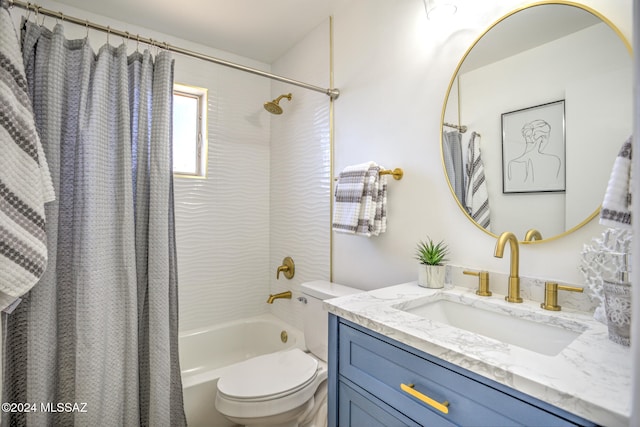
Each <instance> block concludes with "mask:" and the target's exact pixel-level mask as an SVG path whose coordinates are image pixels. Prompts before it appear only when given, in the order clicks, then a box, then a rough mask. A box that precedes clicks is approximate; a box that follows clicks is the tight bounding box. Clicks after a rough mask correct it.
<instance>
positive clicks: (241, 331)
mask: <svg viewBox="0 0 640 427" xmlns="http://www.w3.org/2000/svg"><path fill="white" fill-rule="evenodd" d="M282 331H285V332H286V335H287V341H286V342H282V340H281V334H282ZM179 347H180V367H181V369H182V388H183V391H184V407H185V412H186V415H187V424H188V425H189V427H227V426H233V425H234V424H233V423H230V422H229V421H227V420H226V418H224V417H223V416H222V415H221V414H220V413H218V411H216V409H215V405H214V402H215V398H216V385H217V383H218V378H220V377H221V376H222V374H223V373H224V371H225V369H226V368H227V367H228V366H229V365H232V364H234V363H237V362H241V361H243V360H246V359H249V358H251V357H254V356H258V355H261V354H267V353H273V352H276V351H281V350H285V349H289V348H292V347H299V348H302V349H304V348H305V345H304V335H303V333H302V331H300V330H298V329H296V328H294V327H292V326H291V325H288V324H287V323H285V322H283V321H282V320H280V319H278V318H277V317H275V316H273V315H271V314H265V315H260V316H256V317H250V318H247V319H242V320H238V321H233V322H229V323H224V324H222V325H218V326H213V327H210V328H202V329H197V330H192V331H187V332H183V333H181V334H180V338H179Z"/></svg>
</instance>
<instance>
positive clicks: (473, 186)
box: [465, 132, 491, 230]
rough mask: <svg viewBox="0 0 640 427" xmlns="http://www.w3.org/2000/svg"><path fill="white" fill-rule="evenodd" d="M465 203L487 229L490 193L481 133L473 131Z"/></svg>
mask: <svg viewBox="0 0 640 427" xmlns="http://www.w3.org/2000/svg"><path fill="white" fill-rule="evenodd" d="M466 181H467V185H466V197H465V204H466V207H467V211H468V212H469V215H470V216H471V218H473V219H474V221H475V222H477V223H478V224H480V225H481V226H482V227H483V228H485V229H486V230H489V226H490V225H491V219H490V211H489V194H488V193H487V183H486V181H485V177H484V165H483V163H482V157H481V156H480V135H478V134H477V133H475V132H473V133H472V134H471V139H470V140H469V147H468V163H467V177H466Z"/></svg>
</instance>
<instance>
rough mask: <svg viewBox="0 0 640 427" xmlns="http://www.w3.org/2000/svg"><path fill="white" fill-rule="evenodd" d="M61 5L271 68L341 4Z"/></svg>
mask: <svg viewBox="0 0 640 427" xmlns="http://www.w3.org/2000/svg"><path fill="white" fill-rule="evenodd" d="M56 1H58V2H59V3H64V4H67V5H69V6H73V7H76V8H78V9H83V10H87V11H89V12H92V13H95V14H99V15H103V16H107V17H109V18H113V19H116V20H119V21H123V22H126V23H130V24H133V25H136V26H140V27H145V28H149V29H153V30H155V31H159V32H162V33H164V34H168V35H172V36H175V37H179V38H182V39H185V40H189V41H193V42H197V43H200V44H203V45H207V46H211V47H214V48H217V49H221V50H225V51H229V52H233V53H235V54H238V55H241V56H245V57H248V58H252V59H256V60H259V61H262V62H266V63H268V64H270V63H272V62H273V61H274V60H276V59H277V58H279V57H280V56H281V55H282V54H283V53H285V52H286V51H287V50H288V49H289V48H290V47H292V46H293V45H294V44H295V43H296V42H297V41H299V40H301V39H302V38H303V37H304V36H305V35H306V34H308V33H309V32H310V31H311V30H312V29H313V28H315V27H316V26H318V25H319V24H321V23H322V22H323V21H324V20H326V19H327V18H328V17H329V16H330V15H331V10H332V7H333V5H334V4H337V3H338V1H337V0H323V1H318V0H56ZM342 2H343V3H344V0H343V1H342ZM78 18H83V17H82V16H78ZM122 30H126V28H123V29H122ZM141 35H143V36H144V34H141Z"/></svg>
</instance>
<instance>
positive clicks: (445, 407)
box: [400, 384, 449, 414]
mask: <svg viewBox="0 0 640 427" xmlns="http://www.w3.org/2000/svg"><path fill="white" fill-rule="evenodd" d="M400 389H401V390H402V391H404V392H405V393H408V394H410V395H411V396H413V397H415V398H416V399H418V400H421V401H422V402H424V403H426V404H427V405H429V406H431V407H432V408H436V409H437V410H438V411H440V412H442V413H445V414H448V413H449V402H447V401H446V400H445V401H444V402H442V403H440V402H437V401H435V400H433V399H432V398H430V397H429V396H427V395H424V394H422V393H420V392H419V391H418V390H416V389H415V385H414V384H400Z"/></svg>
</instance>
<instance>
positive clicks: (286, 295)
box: [267, 291, 291, 304]
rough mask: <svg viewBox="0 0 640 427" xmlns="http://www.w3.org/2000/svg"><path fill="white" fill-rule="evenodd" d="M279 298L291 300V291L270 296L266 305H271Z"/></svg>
mask: <svg viewBox="0 0 640 427" xmlns="http://www.w3.org/2000/svg"><path fill="white" fill-rule="evenodd" d="M279 298H284V299H291V291H284V292H280V293H279V294H271V295H269V298H268V299H267V304H273V302H274V301H275V300H277V299H279Z"/></svg>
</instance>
